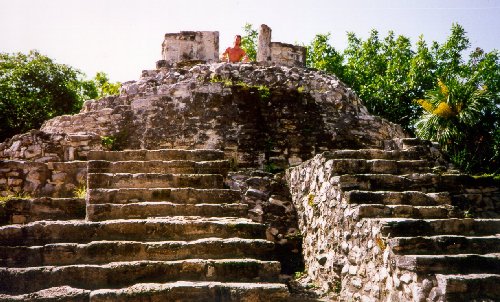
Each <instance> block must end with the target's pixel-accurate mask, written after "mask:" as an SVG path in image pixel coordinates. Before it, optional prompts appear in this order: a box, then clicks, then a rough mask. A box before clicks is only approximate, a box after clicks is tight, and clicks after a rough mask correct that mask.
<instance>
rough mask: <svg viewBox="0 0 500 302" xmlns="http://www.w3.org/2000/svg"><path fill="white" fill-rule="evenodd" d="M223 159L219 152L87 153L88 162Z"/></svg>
mask: <svg viewBox="0 0 500 302" xmlns="http://www.w3.org/2000/svg"><path fill="white" fill-rule="evenodd" d="M221 159H224V152H222V151H220V150H208V149H206V150H203V149H198V150H182V149H160V150H124V151H89V154H88V160H107V161H127V160H139V161H148V160H165V161H168V160H194V161H208V160H221Z"/></svg>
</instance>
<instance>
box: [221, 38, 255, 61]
mask: <svg viewBox="0 0 500 302" xmlns="http://www.w3.org/2000/svg"><path fill="white" fill-rule="evenodd" d="M240 45H241V36H240V35H236V36H235V37H234V47H228V48H227V49H226V51H224V53H223V54H222V56H221V60H222V62H230V63H237V62H250V60H249V59H248V56H247V54H246V52H245V51H244V50H243V49H241V48H240Z"/></svg>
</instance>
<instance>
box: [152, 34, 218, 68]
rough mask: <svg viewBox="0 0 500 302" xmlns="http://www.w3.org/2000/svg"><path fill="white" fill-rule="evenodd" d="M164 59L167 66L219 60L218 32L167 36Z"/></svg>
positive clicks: (164, 42)
mask: <svg viewBox="0 0 500 302" xmlns="http://www.w3.org/2000/svg"><path fill="white" fill-rule="evenodd" d="M162 58H163V60H164V62H165V64H166V65H167V66H172V65H173V64H175V63H178V62H182V61H190V60H201V61H204V62H207V63H211V62H217V61H218V60H219V32H218V31H181V32H180V33H168V34H165V39H164V40H163V43H162Z"/></svg>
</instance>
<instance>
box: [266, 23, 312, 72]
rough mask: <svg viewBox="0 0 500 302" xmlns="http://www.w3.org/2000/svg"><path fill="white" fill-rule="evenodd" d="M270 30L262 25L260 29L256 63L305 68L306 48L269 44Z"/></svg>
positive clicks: (275, 43) (277, 43)
mask: <svg viewBox="0 0 500 302" xmlns="http://www.w3.org/2000/svg"><path fill="white" fill-rule="evenodd" d="M271 32H272V31H271V28H269V26H267V25H265V24H262V25H261V27H260V32H259V38H258V45H257V62H259V63H271V64H276V65H282V66H289V67H293V66H296V67H304V66H306V48H305V47H303V46H298V45H292V44H286V43H281V42H271Z"/></svg>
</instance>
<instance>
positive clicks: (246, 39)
mask: <svg viewBox="0 0 500 302" xmlns="http://www.w3.org/2000/svg"><path fill="white" fill-rule="evenodd" d="M243 32H244V33H243V35H241V48H243V50H244V51H245V52H246V53H247V56H248V58H249V59H250V61H255V60H256V59H257V38H258V35H259V33H258V32H257V30H255V29H254V28H253V26H252V24H249V23H246V24H245V26H243Z"/></svg>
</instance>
